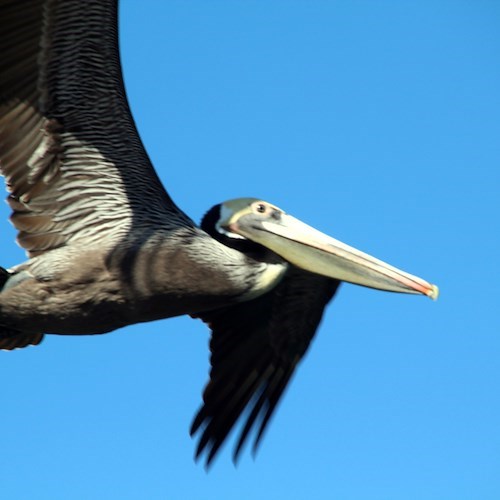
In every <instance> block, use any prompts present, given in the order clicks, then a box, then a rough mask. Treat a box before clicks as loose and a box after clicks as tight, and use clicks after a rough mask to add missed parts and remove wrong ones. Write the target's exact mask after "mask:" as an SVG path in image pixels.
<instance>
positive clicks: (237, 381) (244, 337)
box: [191, 266, 340, 466]
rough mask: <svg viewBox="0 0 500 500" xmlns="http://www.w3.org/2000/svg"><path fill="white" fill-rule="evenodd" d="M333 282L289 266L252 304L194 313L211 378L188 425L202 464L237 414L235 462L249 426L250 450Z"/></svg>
mask: <svg viewBox="0 0 500 500" xmlns="http://www.w3.org/2000/svg"><path fill="white" fill-rule="evenodd" d="M339 284H340V282H339V281H336V280H332V279H330V278H325V277H323V276H319V275H316V274H312V273H309V272H307V271H303V270H301V269H298V268H296V267H293V266H290V268H289V270H288V271H287V273H286V275H285V277H284V278H283V280H282V281H281V283H280V284H279V285H278V286H276V288H274V289H273V290H272V291H271V292H269V293H267V294H265V295H262V296H261V297H258V298H256V299H254V300H252V301H249V302H244V303H240V304H237V305H235V306H229V307H225V308H222V309H219V310H216V311H211V312H207V313H203V314H200V315H197V316H196V317H199V318H201V319H202V320H203V321H205V322H206V323H208V325H209V326H210V328H211V330H212V338H211V342H210V350H211V353H212V354H211V359H210V362H211V370H210V381H209V382H208V384H207V386H206V388H205V391H204V393H203V406H202V407H201V408H200V410H199V411H198V413H197V415H196V417H195V418H194V421H193V423H192V426H191V435H193V434H195V433H197V432H198V431H199V432H200V433H201V436H200V440H199V443H198V447H197V451H196V457H197V458H198V457H199V456H200V455H201V454H202V453H203V452H206V454H207V455H206V457H207V458H206V463H207V466H208V465H210V462H211V461H212V460H213V458H214V457H215V455H216V453H217V451H218V450H219V447H220V446H221V445H222V443H223V442H224V440H225V439H226V437H227V435H228V433H229V432H230V430H231V429H232V428H233V426H234V425H235V423H236V421H237V420H238V418H239V417H240V416H241V414H242V413H243V412H246V413H247V417H246V422H245V424H244V426H243V429H242V431H241V434H240V436H239V439H238V442H237V445H236V448H235V451H234V459H235V460H237V458H238V455H239V453H240V451H241V448H242V446H243V444H244V443H245V441H246V439H247V438H248V434H249V431H250V430H251V429H252V427H254V426H255V427H257V435H256V438H255V442H254V450H255V449H256V448H257V446H258V444H259V442H260V440H261V438H262V435H263V432H264V430H265V429H266V426H267V424H268V423H269V419H270V418H271V416H272V414H273V412H274V410H275V408H276V405H277V403H278V401H279V400H280V398H281V396H282V394H283V391H284V390H285V388H286V386H287V384H288V382H289V380H290V378H291V377H292V375H293V373H294V371H295V368H296V367H297V365H298V363H299V361H300V360H301V359H302V357H303V356H304V354H305V352H306V351H307V348H308V346H309V343H310V342H311V340H312V338H313V337H314V334H315V332H316V329H317V328H318V325H319V323H320V321H321V317H322V315H323V311H324V308H325V306H326V304H327V303H328V302H329V301H330V300H331V298H332V297H333V295H334V294H335V292H336V290H337V288H338V286H339Z"/></svg>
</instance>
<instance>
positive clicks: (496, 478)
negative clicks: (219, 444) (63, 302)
mask: <svg viewBox="0 0 500 500" xmlns="http://www.w3.org/2000/svg"><path fill="white" fill-rule="evenodd" d="M120 21H121V23H120V28H121V47H122V56H123V62H124V67H125V79H126V86H127V90H128V93H129V98H130V102H131V106H132V110H133V113H134V116H135V118H136V120H137V124H138V127H139V130H140V133H141V135H142V138H143V140H144V143H145V145H146V147H147V149H148V151H149V153H150V155H151V158H152V160H153V162H154V164H155V166H156V168H157V169H158V172H159V174H160V177H161V178H162V180H163V182H164V183H165V185H166V186H167V187H168V190H169V192H170V193H171V194H172V196H173V197H174V199H175V201H176V202H177V203H178V204H179V205H180V206H181V207H182V208H183V209H184V210H185V211H186V212H187V213H188V214H189V215H190V216H192V217H193V218H195V219H196V220H198V219H199V218H200V217H201V216H202V214H203V213H204V211H205V210H206V209H208V208H209V207H210V206H212V205H213V204H215V203H217V202H219V201H222V200H225V199H228V198H233V197H239V196H255V197H262V198H263V199H266V200H268V201H271V202H273V203H275V204H277V205H279V206H281V207H282V208H284V209H286V210H287V211H288V212H290V213H291V214H293V215H295V216H297V217H299V218H301V219H302V220H305V221H306V222H308V223H310V224H312V225H314V226H316V227H318V228H319V229H321V230H323V231H325V232H327V233H329V234H331V235H332V236H334V237H336V238H338V239H341V240H343V241H345V242H347V243H349V244H352V245H354V246H357V247H358V248H360V249H363V250H364V251H367V252H369V253H372V254H373V255H376V256H378V257H379V258H382V259H384V260H386V261H388V262H390V263H392V264H394V265H396V266H398V267H401V268H403V269H405V270H407V271H409V272H411V273H414V274H417V275H420V276H422V277H423V278H425V279H427V280H429V281H432V282H435V283H437V284H438V285H439V286H440V288H441V297H440V299H439V300H438V301H437V302H436V303H433V302H431V301H430V300H427V299H425V298H423V297H414V296H401V295H395V294H389V293H381V292H375V291H372V290H367V289H363V288H360V287H355V286H351V285H345V286H344V287H343V288H342V289H341V290H340V293H339V294H338V296H337V298H336V300H335V301H334V303H333V304H331V306H330V307H329V308H328V311H327V314H326V318H325V320H324V322H323V324H322V326H321V328H320V331H319V334H318V336H317V338H316V340H315V341H314V344H313V346H312V348H311V350H310V352H309V354H308V356H307V357H306V359H305V360H304V362H303V363H302V365H301V366H300V368H299V370H298V373H297V376H296V377H295V379H294V380H293V382H292V384H291V386H290V388H289V390H288V392H287V393H286V394H285V398H284V400H283V401H282V404H281V406H280V407H279V409H278V412H277V414H276V416H275V418H274V420H273V422H272V423H271V426H270V428H269V431H268V433H267V435H266V437H265V439H264V441H263V446H262V447H261V449H260V451H259V453H258V455H257V458H256V460H255V461H254V460H253V459H252V457H251V455H250V453H244V455H243V457H242V460H241V461H240V463H239V466H238V467H237V468H235V467H234V466H233V464H232V462H231V454H230V451H231V448H232V444H233V443H232V442H231V443H229V446H226V447H225V448H224V450H223V452H222V453H221V455H220V456H219V458H218V460H217V461H216V463H215V465H214V467H213V468H212V470H211V471H210V472H209V473H208V474H207V473H206V472H205V470H204V468H203V466H202V465H201V464H195V463H194V461H193V450H194V442H193V441H192V440H191V439H190V437H189V435H188V427H189V424H190V422H191V418H192V416H193V414H194V412H195V410H196V409H197V407H198V405H199V403H200V394H201V390H202V387H203V386H204V384H205V382H206V379H207V373H208V330H207V329H206V328H205V326H204V325H202V324H201V323H199V322H196V321H193V320H191V319H189V318H178V319H172V320H166V321H159V322H155V323H151V324H142V325H136V326H133V327H130V328H126V329H123V330H121V331H118V332H115V333H112V334H110V335H107V336H101V337H82V338H63V337H50V338H47V339H46V340H45V341H44V342H43V344H42V345H41V346H39V347H37V348H30V349H26V350H24V351H18V352H14V353H4V354H0V355H1V358H2V360H1V363H0V376H1V379H2V390H1V393H0V401H1V404H0V415H1V417H0V422H1V424H2V429H3V432H2V439H1V443H2V444H1V445H0V449H1V452H0V457H1V459H0V496H1V497H2V498H6V499H7V498H8V499H16V500H17V499H37V500H38V499H51V500H56V499H69V498H71V499H89V498H106V499H109V498H117V499H118V498H119V499H139V498H141V499H143V498H148V499H149V498H151V499H153V498H154V499H156V498H158V499H191V498H192V499H198V498H200V499H201V498H203V499H214V500H215V499H216V500H222V499H236V498H237V499H239V500H244V499H255V498H287V499H305V498H309V499H323V498H324V499H343V500H348V499H383V500H389V499H394V500H399V499H454V500H457V499H482V500H483V499H498V498H500V473H499V471H500V320H499V312H498V308H499V305H498V280H499V277H500V269H499V267H500V266H499V264H498V259H499V247H500V227H499V226H500V224H499V215H500V213H499V212H500V201H499V200H500V172H499V169H500V119H499V117H500V57H499V54H500V4H499V3H498V2H496V1H494V0H491V1H488V0H478V1H474V2H471V1H460V0H453V1H441V0H432V1H430V0H421V1H418V2H417V1H409V2H397V1H388V0H381V1H378V2H372V1H368V0H366V1H356V0H354V1H352V0H351V1H347V0H343V1H334V0H332V1H326V0H317V1H314V2H312V1H309V0H307V1H306V0H302V1H298V0H286V1H285V0H281V1H276V0H269V1H266V2H263V1H255V0H253V1H246V0H245V1H243V0H232V1H229V0H227V1H222V0H216V1H210V2H207V1H205V0H188V1H186V0H168V1H164V2H159V1H157V2H153V1H150V2H146V1H143V2H134V1H132V0H128V1H125V2H123V5H122V8H121V20H120ZM0 210H1V214H0V215H1V216H2V220H3V222H1V226H0V227H1V232H0V245H1V246H0V248H1V262H0V264H1V265H4V266H9V265H13V264H15V263H18V262H20V261H21V260H22V259H23V258H24V257H23V253H22V252H21V251H20V249H19V248H17V247H16V246H15V244H14V243H13V239H14V231H13V229H12V228H11V226H10V225H9V224H8V223H7V221H6V217H7V215H8V210H7V208H6V207H5V206H4V204H2V207H1V209H0Z"/></svg>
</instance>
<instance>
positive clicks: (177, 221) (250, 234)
mask: <svg viewBox="0 0 500 500" xmlns="http://www.w3.org/2000/svg"><path fill="white" fill-rule="evenodd" d="M117 24H118V23H117V2H116V1H114V0H88V1H86V2H82V1H81V0H59V1H58V0H1V1H0V54H1V57H0V169H1V170H0V171H1V174H2V175H3V176H4V177H5V181H6V187H7V191H8V198H7V201H8V203H9V205H10V208H11V209H12V215H11V222H12V223H13V225H14V226H15V228H16V229H17V231H18V236H17V242H18V244H19V245H20V246H21V247H23V248H24V249H25V251H26V253H27V256H28V259H27V260H26V261H25V262H22V263H20V264H19V265H16V266H14V267H12V268H10V269H3V268H0V348H1V349H4V350H12V349H16V348H22V347H26V346H28V345H37V344H39V343H40V342H41V341H42V339H43V337H44V335H45V334H62V335H86V334H102V333H106V332H110V331H112V330H116V329H117V328H121V327H124V326H126V325H130V324H133V323H140V322H147V321H152V320H157V319H161V318H168V317H172V316H178V315H184V314H187V315H191V316H193V317H195V318H200V319H201V320H203V321H204V322H205V323H207V325H208V326H209V328H210V329H211V341H210V350H211V360H210V361H211V370H210V378H209V381H208V384H207V386H206V388H205V390H204V393H203V403H202V406H201V408H200V410H199V411H198V413H197V414H196V416H195V418H194V421H193V423H192V426H191V433H192V434H193V435H194V434H198V435H199V441H198V445H197V449H196V457H197V458H198V457H200V456H202V455H204V456H205V460H206V463H207V464H210V463H211V461H212V460H213V458H214V457H215V456H216V454H217V452H218V450H219V448H220V446H221V445H222V444H223V442H224V441H225V439H226V437H227V435H228V433H229V431H230V430H231V429H232V428H233V427H234V426H235V424H236V423H237V421H238V419H239V417H240V416H241V415H242V414H243V413H245V412H246V413H245V414H246V420H245V422H244V423H243V424H242V430H241V434H240V437H239V439H238V441H237V444H236V447H235V452H234V455H235V458H237V457H238V455H239V453H240V451H241V448H242V445H243V444H244V443H245V441H246V440H247V439H248V436H249V432H250V431H251V430H252V429H255V431H256V438H255V444H254V446H257V444H258V443H259V441H260V440H261V438H262V435H263V432H264V430H265V429H266V426H267V424H268V422H269V419H270V417H271V416H272V415H273V412H274V410H275V408H276V405H277V403H278V402H279V400H280V398H281V396H282V394H283V391H284V389H285V387H286V386H287V384H288V382H289V380H290V378H291V376H292V375H293V373H294V372H295V369H296V367H297V365H298V363H299V362H300V360H301V359H302V357H303V356H304V354H305V352H306V351H307V349H308V346H309V344H310V341H311V339H312V338H313V336H314V334H315V332H316V329H317V328H318V325H319V323H320V320H321V317H322V314H323V311H324V308H325V306H326V305H327V303H328V302H329V301H330V300H331V299H332V297H333V296H334V294H335V292H336V291H337V289H338V287H339V284H340V282H341V281H347V282H350V283H354V284H358V285H363V286H367V287H372V288H377V289H380V290H388V291H393V292H402V293H413V294H422V295H427V296H429V297H431V298H436V297H437V294H438V290H437V287H436V286H435V285H432V284H430V283H428V282H427V281H424V280H422V279H420V278H417V277H415V276H412V275H410V274H408V273H405V272H403V271H401V270H398V269H396V268H394V267H392V266H390V265H388V264H386V263H384V262H382V261H380V260H378V259H375V258H373V257H371V256H369V255H367V254H365V253H363V252H361V251H359V250H356V249H354V248H352V247H350V246H348V245H346V244H344V243H341V242H340V241H338V240H336V239H334V238H331V237H329V236H327V235H325V234H323V233H321V232H319V231H317V230H315V229H313V228H312V227H310V226H308V225H306V224H304V223H303V222H300V221H299V220H298V219H295V218H294V217H292V216H290V215H288V214H287V213H286V212H284V211H283V210H281V209H280V208H278V207H276V206H275V205H273V204H271V203H268V202H267V201H264V200H260V199H258V198H239V199H234V200H230V201H226V202H224V203H220V204H218V205H216V206H215V207H213V208H212V209H210V210H209V211H208V212H207V214H206V215H205V217H204V218H203V220H202V222H201V224H200V225H197V224H195V223H194V222H193V221H192V220H191V219H190V218H189V217H188V216H187V215H186V214H185V213H184V212H182V211H181V210H180V209H179V208H178V207H177V206H176V205H175V203H174V202H173V201H172V198H171V197H170V196H169V194H168V193H167V191H166V190H165V189H164V187H163V186H162V184H161V182H160V180H159V178H158V176H157V174H156V172H155V170H154V168H153V166H152V165H151V163H150V160H149V158H148V155H147V153H146V151H145V150H144V148H143V145H142V143H141V140H140V138H139V135H138V133H137V130H136V128H135V125H134V121H133V118H132V115H131V112H130V109H129V107H128V104H127V99H126V96H125V91H124V85H123V79H122V72H121V67H120V61H119V52H118V35H117Z"/></svg>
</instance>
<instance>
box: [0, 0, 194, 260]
mask: <svg viewBox="0 0 500 500" xmlns="http://www.w3.org/2000/svg"><path fill="white" fill-rule="evenodd" d="M116 4H117V2H116V1H114V0H89V1H85V2H82V1H81V0H65V1H64V2H63V1H58V0H47V1H37V0H12V1H5V0H4V1H2V16H1V19H0V46H1V47H2V56H1V58H0V169H1V173H2V174H3V175H4V176H5V178H6V182H7V187H8V190H9V192H10V196H9V197H8V202H9V204H10V206H11V208H12V210H13V214H12V222H13V223H14V225H15V227H16V228H17V229H18V231H19V234H18V242H19V243H20V245H21V246H23V247H24V248H25V249H26V250H27V252H28V255H29V256H31V257H33V256H36V255H39V254H40V253H43V252H45V251H48V250H52V249H54V248H57V247H61V246H64V245H71V244H73V243H75V242H78V243H79V244H80V243H83V244H85V245H92V244H95V243H97V242H99V245H106V244H109V245H110V246H111V245H112V244H113V243H116V241H117V240H118V239H119V238H120V237H122V236H123V235H124V234H126V233H127V232H130V231H133V230H134V228H135V227H136V226H140V227H143V226H145V225H147V224H149V223H150V222H152V223H154V224H160V225H163V226H164V225H165V224H168V215H170V216H171V215H172V214H175V217H176V218H177V222H179V221H180V222H181V223H184V224H185V225H187V226H191V225H192V222H191V221H190V219H189V218H188V217H187V216H185V215H184V214H183V213H182V212H181V211H180V210H179V209H177V207H176V206H175V205H174V204H173V202H172V200H171V199H170V197H169V196H168V194H167V193H166V191H165V190H164V188H163V187H162V185H161V183H160V181H159V179H158V177H157V175H156V173H155V172H154V170H153V168H152V166H151V164H150V162H149V159H148V157H147V154H146V152H145V151H144V148H143V146H142V144H141V141H140V138H139V136H138V134H137V131H136V129H135V125H134V122H133V119H132V117H131V114H130V111H129V108H128V104H127V100H126V97H125V91H124V87H123V81H122V74H121V68H120V62H119V56H118V35H117V29H116V26H117V23H116V10H117V5H116Z"/></svg>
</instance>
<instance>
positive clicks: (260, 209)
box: [255, 203, 266, 214]
mask: <svg viewBox="0 0 500 500" xmlns="http://www.w3.org/2000/svg"><path fill="white" fill-rule="evenodd" d="M255 210H256V211H257V212H258V213H259V214H265V213H266V206H265V205H264V203H257V205H256V207H255Z"/></svg>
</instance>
